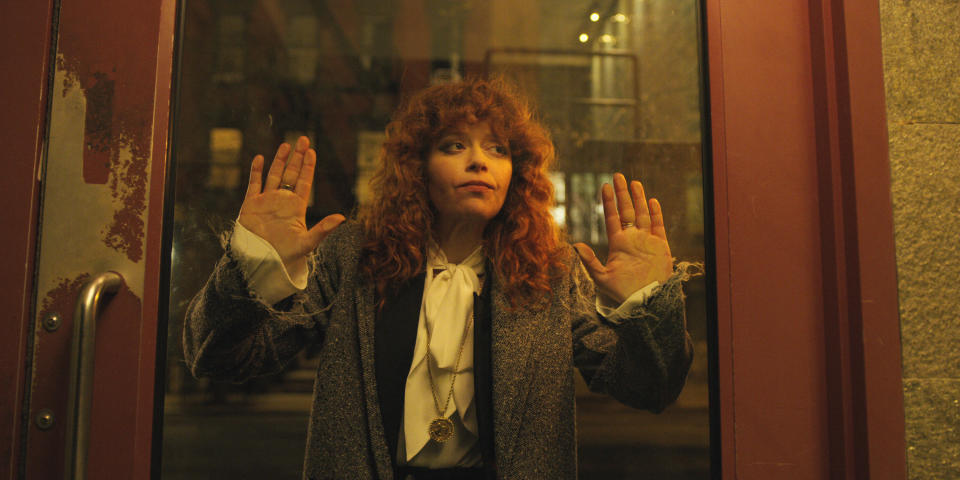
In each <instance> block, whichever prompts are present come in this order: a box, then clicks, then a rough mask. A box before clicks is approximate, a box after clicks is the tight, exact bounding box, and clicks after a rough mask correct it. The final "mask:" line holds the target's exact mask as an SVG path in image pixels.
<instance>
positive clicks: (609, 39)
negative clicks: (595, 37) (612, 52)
mask: <svg viewBox="0 0 960 480" xmlns="http://www.w3.org/2000/svg"><path fill="white" fill-rule="evenodd" d="M614 40H616V39H615V38H613V35H610V34H609V33H604V34H603V36H601V37H600V41H601V42H603V43H613V42H614Z"/></svg>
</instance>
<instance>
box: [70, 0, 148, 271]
mask: <svg viewBox="0 0 960 480" xmlns="http://www.w3.org/2000/svg"><path fill="white" fill-rule="evenodd" d="M90 3H92V4H96V3H100V2H98V1H97V0H94V1H92V2H90ZM106 3H109V11H110V18H111V19H130V18H137V17H138V16H139V15H142V13H143V12H142V6H141V5H138V3H137V2H123V3H121V2H104V4H105V7H106ZM94 8H96V7H95V6H94ZM118 10H119V11H118ZM151 26H152V27H153V28H144V25H141V24H139V23H138V22H136V21H116V20H111V21H109V28H91V26H90V25H88V24H87V22H67V23H64V24H62V25H61V29H60V32H59V33H60V40H59V42H58V47H59V51H58V57H57V69H58V70H60V71H63V72H65V80H64V83H63V96H66V93H67V91H69V90H71V89H73V88H77V87H78V88H79V89H80V90H81V91H82V92H83V95H84V97H85V98H86V111H85V115H84V132H83V144H82V145H83V147H82V148H83V150H82V151H83V154H82V165H83V168H82V171H83V181H84V182H86V183H87V184H101V185H107V186H108V187H109V188H110V191H111V195H112V197H113V199H114V200H115V202H114V203H115V205H114V215H113V217H112V218H111V219H110V221H109V223H108V224H107V225H105V226H104V228H103V229H102V230H101V231H100V241H101V242H103V244H104V245H106V246H107V247H109V248H112V249H114V250H117V251H119V252H123V253H124V254H125V255H126V256H127V258H129V259H130V260H131V261H134V262H137V261H139V260H140V259H141V258H143V239H144V235H145V228H144V220H143V218H144V213H145V212H146V203H147V202H146V196H147V185H148V183H147V182H148V174H149V165H150V147H151V141H152V139H151V129H152V123H153V88H154V79H155V69H156V65H155V62H154V59H153V58H152V57H149V58H147V56H139V55H129V52H128V50H129V49H128V48H127V44H130V43H133V44H136V42H140V44H149V43H151V42H155V39H156V35H157V31H156V27H157V26H156V25H151ZM116 38H123V39H124V42H117V41H116ZM123 153H128V154H127V155H123Z"/></svg>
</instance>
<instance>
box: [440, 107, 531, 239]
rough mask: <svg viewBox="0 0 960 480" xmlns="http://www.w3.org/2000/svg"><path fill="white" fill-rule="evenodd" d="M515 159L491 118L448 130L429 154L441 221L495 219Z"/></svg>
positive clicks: (508, 182)
mask: <svg viewBox="0 0 960 480" xmlns="http://www.w3.org/2000/svg"><path fill="white" fill-rule="evenodd" d="M512 174H513V160H512V159H511V157H510V151H509V150H508V149H507V145H506V143H504V142H502V141H500V140H498V139H496V138H495V137H494V136H493V133H492V132H491V131H490V125H488V124H487V122H477V123H475V124H472V125H460V126H458V127H457V128H455V129H452V130H449V131H447V132H446V133H444V134H443V135H442V136H441V137H440V140H439V141H437V143H436V144H434V146H433V147H432V148H431V149H430V154H429V156H428V158H427V189H428V191H429V193H430V201H431V202H433V205H434V207H435V208H436V209H437V212H439V216H440V218H439V220H440V221H441V222H451V221H453V222H460V221H482V222H484V223H486V222H488V221H489V220H490V219H492V218H493V217H494V216H496V214H497V213H498V212H500V208H501V207H503V202H504V200H506V198H507V190H508V189H509V188H510V177H511V175H512Z"/></svg>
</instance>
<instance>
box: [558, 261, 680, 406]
mask: <svg viewBox="0 0 960 480" xmlns="http://www.w3.org/2000/svg"><path fill="white" fill-rule="evenodd" d="M575 257H576V256H575ZM682 265H683V264H682ZM571 270H572V271H571V275H570V277H571V280H572V285H571V287H570V291H569V292H570V295H571V301H572V302H573V303H574V304H575V305H576V307H575V308H574V309H573V311H574V321H573V324H572V328H573V361H574V365H575V366H576V367H577V368H578V369H579V370H580V373H581V374H582V375H583V378H584V380H586V382H587V385H588V386H589V388H590V390H591V391H593V392H597V393H605V394H608V395H611V396H612V397H614V398H616V399H617V400H618V401H620V402H621V403H624V404H626V405H629V406H631V407H634V408H642V409H647V410H651V411H653V412H655V413H659V412H661V411H662V410H663V409H664V408H666V407H667V405H669V404H671V403H673V401H674V400H676V399H677V397H678V396H679V395H680V391H681V390H682V389H683V385H684V383H685V382H686V378H687V372H688V371H689V370H690V364H691V363H692V361H693V343H692V342H691V340H690V335H689V333H687V326H686V312H685V306H684V295H683V289H682V283H683V281H684V280H686V279H688V278H689V277H690V275H689V274H688V273H687V272H686V268H685V266H681V268H679V269H678V270H676V271H675V273H674V274H673V276H672V277H670V278H669V279H668V280H667V281H666V282H665V283H664V284H663V285H661V286H660V288H658V289H657V290H656V291H655V292H654V293H653V295H651V296H650V297H649V298H647V300H646V301H644V302H643V303H641V304H639V305H637V306H635V307H634V308H633V309H632V310H631V311H630V315H629V316H628V318H625V319H624V320H623V321H622V322H620V323H618V324H612V323H610V322H607V321H605V320H604V318H603V317H602V316H601V315H600V314H599V313H597V311H596V308H595V298H596V292H595V286H594V284H593V280H592V279H591V278H590V276H589V274H588V273H587V272H586V269H585V268H584V267H583V265H582V264H581V263H580V260H579V257H577V258H576V263H575V265H574V267H573V268H572V269H571Z"/></svg>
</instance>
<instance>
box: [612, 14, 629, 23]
mask: <svg viewBox="0 0 960 480" xmlns="http://www.w3.org/2000/svg"><path fill="white" fill-rule="evenodd" d="M613 21H614V22H619V23H623V22H626V21H627V16H626V15H624V14H622V13H618V14H616V15H614V16H613Z"/></svg>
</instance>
